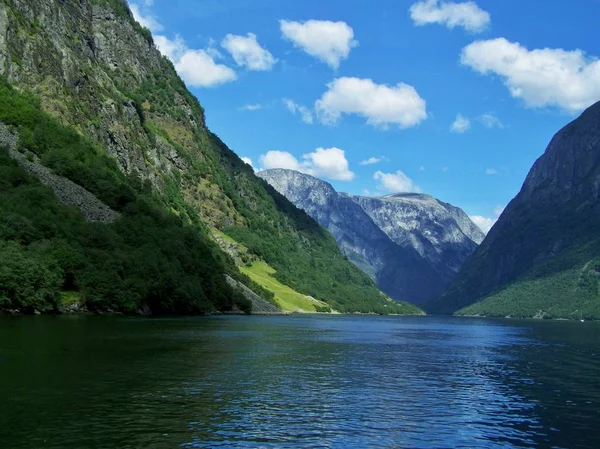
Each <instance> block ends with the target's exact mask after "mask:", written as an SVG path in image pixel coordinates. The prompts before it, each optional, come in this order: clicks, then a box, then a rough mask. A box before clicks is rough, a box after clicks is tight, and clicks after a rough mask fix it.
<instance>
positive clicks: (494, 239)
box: [429, 103, 600, 313]
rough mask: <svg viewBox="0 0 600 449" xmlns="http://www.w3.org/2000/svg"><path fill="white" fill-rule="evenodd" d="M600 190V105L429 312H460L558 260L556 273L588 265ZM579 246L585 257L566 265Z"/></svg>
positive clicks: (542, 162) (547, 161)
mask: <svg viewBox="0 0 600 449" xmlns="http://www.w3.org/2000/svg"><path fill="white" fill-rule="evenodd" d="M599 190H600V103H597V104H595V105H594V106H591V107H590V108H589V109H587V110H586V111H585V112H584V113H583V114H582V115H581V116H580V117H579V118H578V119H577V120H575V121H573V122H572V123H570V124H569V125H567V126H566V127H564V128H563V129H562V130H561V131H559V132H558V133H557V134H556V135H555V136H554V138H553V139H552V141H551V142H550V144H549V146H548V148H547V149H546V152H545V153H544V154H543V155H542V156H541V157H540V158H539V159H538V160H537V161H536V162H535V164H534V165H533V168H532V169H531V171H530V172H529V174H528V175H527V178H526V180H525V182H524V184H523V187H522V189H521V191H520V192H519V194H518V195H517V196H516V197H515V198H514V199H513V200H512V201H511V202H510V204H509V205H508V207H507V208H506V209H505V211H504V212H503V214H502V215H501V217H500V218H499V220H498V222H497V223H496V225H495V226H494V227H493V228H492V230H491V231H490V233H489V234H488V236H487V237H486V239H485V240H484V242H483V243H482V245H481V246H480V247H479V248H478V249H477V250H476V251H475V253H474V254H473V256H472V257H471V258H470V259H469V261H468V262H467V263H466V264H465V266H464V268H463V269H462V271H461V272H460V274H459V276H458V277H457V278H456V280H455V281H454V282H453V283H452V285H451V286H450V288H449V289H448V291H447V292H445V294H444V295H443V296H442V297H441V298H439V299H437V300H435V301H433V302H432V303H431V304H430V305H429V308H430V310H432V311H435V312H443V313H452V312H455V311H457V310H459V309H461V308H463V307H465V306H468V305H470V304H473V303H475V302H477V301H479V300H480V299H482V298H484V297H485V296H486V295H489V294H491V293H495V292H498V291H500V290H502V289H503V287H505V286H507V285H508V284H510V283H511V282H513V281H516V280H518V279H520V278H522V277H523V276H524V275H526V274H527V273H528V272H530V271H531V270H532V269H535V268H536V267H540V266H542V265H544V264H547V263H550V262H551V261H552V260H555V261H556V263H555V265H556V266H555V267H553V268H552V271H553V272H554V273H556V272H561V271H566V270H568V269H570V268H572V267H574V266H577V265H578V264H581V263H585V260H583V259H582V258H583V257H584V256H583V254H584V253H585V254H587V252H586V251H585V248H590V247H592V246H593V245H594V244H595V243H594V242H597V241H598V239H599V232H598V229H600V201H599V200H600V195H599ZM578 247H581V248H583V249H582V250H581V251H580V254H579V255H574V256H569V257H568V258H567V259H563V258H562V257H563V254H566V253H567V252H568V251H572V250H573V249H575V248H578ZM586 257H587V256H586Z"/></svg>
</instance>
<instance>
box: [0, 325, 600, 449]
mask: <svg viewBox="0 0 600 449" xmlns="http://www.w3.org/2000/svg"><path fill="white" fill-rule="evenodd" d="M599 343H600V325H596V323H585V324H583V325H582V324H581V323H567V322H524V321H491V320H468V319H454V318H432V317H415V318H402V317H327V316H299V317H218V318H196V319H164V320H150V319H126V318H120V319H119V318H94V317H88V318H81V317H64V318H52V317H32V318H2V319H0V399H1V404H2V405H1V407H0V447H2V448H4V447H8V448H31V447H35V448H70V447H72V448H111V449H112V448H138V447H152V448H163V447H164V448H170V447H175V448H177V447H182V448H218V447H227V448H236V447H253V448H261V447H264V448H285V447H294V448H296V447H301V448H313V447H314V448H317V447H318V448H353V447H356V448H365V447H370V448H377V447H380V448H390V447H448V448H454V447H465V448H466V447H469V448H470V447H486V448H488V447H564V448H597V447H600V429H598V428H597V427H598V424H600V378H599V376H598V374H600V371H599V369H600V360H599V357H598V355H599V354H598V351H600V346H599Z"/></svg>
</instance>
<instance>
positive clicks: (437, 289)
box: [258, 169, 483, 304]
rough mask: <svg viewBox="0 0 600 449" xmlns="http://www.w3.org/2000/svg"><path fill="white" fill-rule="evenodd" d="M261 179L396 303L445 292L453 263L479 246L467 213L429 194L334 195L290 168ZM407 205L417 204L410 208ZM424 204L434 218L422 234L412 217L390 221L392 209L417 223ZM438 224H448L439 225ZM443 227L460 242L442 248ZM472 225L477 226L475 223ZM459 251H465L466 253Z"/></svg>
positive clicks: (329, 188)
mask: <svg viewBox="0 0 600 449" xmlns="http://www.w3.org/2000/svg"><path fill="white" fill-rule="evenodd" d="M258 176H260V177H262V178H263V179H265V180H266V181H267V182H269V183H270V184H271V185H273V187H275V189H276V190H278V191H279V192H280V193H282V194H283V195H284V196H286V197H287V198H288V199H290V200H291V201H292V202H293V203H294V204H295V205H296V206H298V207H300V208H301V209H303V210H305V211H306V212H307V213H308V214H309V215H311V216H312V217H313V218H315V219H316V220H317V221H318V222H319V223H320V224H321V225H322V226H323V227H325V228H326V229H327V230H329V232H331V234H332V235H333V236H334V238H335V239H336V241H337V242H338V245H339V246H340V248H341V249H342V252H344V254H345V255H346V256H347V257H348V258H349V259H350V260H351V261H352V262H353V263H354V264H355V265H356V266H358V267H359V268H361V270H363V271H364V272H365V273H368V274H369V276H370V277H371V278H372V279H375V280H376V282H377V284H378V285H379V286H380V287H381V288H382V289H383V290H384V291H385V292H386V293H388V294H390V295H391V296H392V297H394V298H396V299H404V300H408V301H411V302H413V303H417V304H418V303H421V302H423V301H426V300H427V299H429V298H431V297H432V296H434V295H436V294H439V293H441V291H442V289H443V288H444V287H445V286H446V285H447V283H448V282H450V280H451V278H452V276H453V274H454V272H453V271H452V268H451V267H450V266H449V262H452V263H453V264H459V265H460V263H461V258H463V257H465V255H468V254H470V252H472V250H473V249H474V247H475V246H476V243H475V242H474V241H473V240H472V239H470V238H469V237H467V236H466V235H464V234H463V232H462V228H461V227H460V225H459V224H458V223H457V222H456V220H455V218H454V216H456V219H458V220H467V221H470V220H469V219H468V217H467V215H466V214H464V212H462V211H460V213H458V212H457V210H460V209H457V208H454V207H453V206H450V205H447V204H446V203H442V202H439V201H438V200H435V199H434V198H433V197H431V196H429V195H423V194H412V193H409V194H394V195H386V196H384V197H380V198H371V197H359V196H353V195H350V194H347V193H338V192H336V191H335V189H334V188H333V186H331V184H329V183H327V182H326V181H322V180H320V179H318V178H315V177H313V176H310V175H307V174H303V173H300V172H297V171H293V170H286V169H270V170H264V171H261V172H259V173H258ZM407 199H408V200H407ZM407 201H408V203H410V202H413V203H415V204H408V206H407ZM424 201H427V202H429V203H431V206H430V207H429V208H426V209H425V210H426V212H427V213H428V214H429V215H431V216H433V217H434V219H431V220H430V223H429V225H430V226H429V228H427V229H426V230H425V231H424V232H423V233H420V232H415V229H414V228H418V226H419V225H418V224H417V225H410V224H407V223H406V221H407V220H406V217H407V216H408V215H409V213H404V214H403V215H402V217H400V216H397V217H395V221H394V220H392V219H390V215H393V213H394V211H396V213H399V212H398V209H397V208H396V207H398V208H402V207H408V209H409V212H410V213H413V215H415V217H412V220H413V221H415V220H416V221H418V220H419V219H422V218H423V217H422V216H420V217H416V215H418V211H417V209H418V208H419V207H420V205H421V203H423V202H424ZM442 210H443V212H441V211H442ZM442 214H444V215H443V216H442ZM383 216H385V218H382V217H383ZM435 220H445V222H444V224H443V225H441V224H439V223H437V222H436V221H435ZM434 225H435V226H434ZM443 226H446V227H452V229H453V232H454V233H458V234H460V236H462V237H461V238H459V239H458V240H460V243H458V244H456V245H446V246H444V247H443V248H442V247H441V245H440V242H438V241H436V240H435V238H434V236H437V237H439V238H440V240H444V239H445V236H444V235H443V232H442V233H441V234H440V232H439V229H441V228H443ZM472 226H473V227H475V225H474V224H472ZM463 227H464V228H465V229H468V231H467V232H469V230H473V228H470V227H469V226H467V225H465V224H464V223H463ZM475 228H476V227H475ZM436 229H437V231H436ZM426 233H429V234H431V236H430V237H429V239H428V238H426V237H425V236H424V235H425V234H426ZM440 235H441V236H440ZM400 236H401V237H400ZM482 236H483V233H481V231H480V230H479V229H478V228H476V229H474V230H473V232H472V237H473V238H475V239H480V238H482ZM415 241H416V242H417V243H415ZM442 243H443V244H444V245H445V244H446V243H447V242H446V241H445V240H444V241H443V242H442ZM419 245H421V246H419ZM423 247H426V248H427V251H429V252H431V253H433V254H435V256H431V258H429V259H427V258H426V257H424V256H426V254H425V252H426V251H424V250H423ZM458 248H461V249H462V251H464V255H463V254H461V253H460V251H459V250H458ZM440 253H441V254H442V256H440ZM444 258H445V260H443V259H444ZM456 258H458V259H457V260H455V259H456ZM407 295H408V296H407Z"/></svg>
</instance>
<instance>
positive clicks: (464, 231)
mask: <svg viewBox="0 0 600 449" xmlns="http://www.w3.org/2000/svg"><path fill="white" fill-rule="evenodd" d="M352 198H353V200H354V201H355V202H357V203H358V204H359V205H360V206H361V207H362V209H364V210H365V212H367V214H369V216H370V217H371V218H372V219H373V221H374V222H375V223H376V224H377V225H378V226H379V228H380V229H382V230H383V231H384V232H385V233H386V234H387V236H388V237H389V238H390V239H392V240H393V241H394V242H395V243H397V244H398V245H400V246H402V247H403V248H414V249H415V250H416V251H417V252H418V253H419V254H420V255H421V256H422V257H423V258H425V259H426V260H427V261H428V262H429V263H430V264H431V266H432V267H434V268H435V270H436V271H437V272H438V273H439V274H440V276H442V278H443V279H445V280H449V279H452V278H453V277H454V275H455V274H456V273H457V272H458V271H459V270H460V268H461V267H462V264H463V263H464V261H465V260H466V259H467V258H468V257H469V256H470V255H471V254H472V253H473V251H475V249H476V248H477V246H478V245H479V244H480V243H481V242H482V241H483V239H484V237H485V235H484V234H483V232H482V231H481V229H479V228H478V227H477V225H475V223H473V222H472V221H471V219H470V218H469V217H468V216H467V214H465V213H464V212H463V211H462V209H459V208H458V207H455V206H452V205H451V204H448V203H443V202H441V201H439V200H437V199H435V198H433V197H432V196H429V195H423V194H418V193H398V194H394V195H387V196H383V197H380V198H372V197H360V196H358V197H352Z"/></svg>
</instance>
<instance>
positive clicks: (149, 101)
mask: <svg viewBox="0 0 600 449" xmlns="http://www.w3.org/2000/svg"><path fill="white" fill-rule="evenodd" d="M0 75H1V76H0V88H4V87H6V88H10V89H15V90H17V91H19V92H21V93H23V94H24V95H27V96H28V97H29V98H28V103H31V102H35V103H39V108H40V109H41V110H42V111H44V112H45V113H47V114H49V115H50V116H51V117H52V118H53V119H56V120H58V121H59V122H60V123H61V124H63V125H65V126H66V127H68V128H69V129H70V131H73V129H72V128H74V130H75V131H77V132H78V133H79V134H80V135H81V136H82V137H83V138H84V139H86V141H88V142H89V143H90V148H92V147H93V148H94V150H95V151H97V152H98V156H99V155H102V158H104V156H106V155H108V156H109V157H110V159H111V162H110V163H111V164H112V163H113V162H112V161H114V163H115V166H116V168H117V169H118V170H120V171H121V172H122V173H124V174H125V175H127V177H128V183H129V182H131V185H132V186H134V187H133V188H134V190H136V191H140V192H142V191H143V192H147V193H148V194H149V193H150V192H151V193H152V197H153V199H155V200H156V201H157V203H158V204H159V207H162V208H163V209H164V211H165V213H167V214H175V215H177V216H178V217H180V218H181V220H183V221H184V222H186V223H190V224H193V225H194V226H197V227H198V228H202V229H201V230H200V232H199V234H198V236H199V237H200V238H201V239H202V240H205V241H206V243H207V245H209V247H212V246H211V245H212V244H213V242H209V240H210V239H209V237H208V235H205V234H206V233H205V230H206V229H211V228H216V229H218V230H220V231H222V232H224V233H225V234H227V235H228V236H229V237H230V238H232V239H234V240H235V241H236V242H238V243H240V244H242V245H244V246H245V247H246V248H247V249H248V251H249V252H250V253H252V254H254V255H256V256H258V257H260V258H261V259H263V260H264V261H265V262H266V263H268V264H269V265H270V266H272V267H273V269H274V270H276V273H277V277H278V280H279V281H280V282H282V283H284V284H286V285H288V286H290V287H292V288H293V289H294V290H297V291H299V292H301V293H303V294H305V295H311V296H315V297H319V299H322V300H325V301H328V302H329V303H330V304H331V305H332V306H334V307H335V308H337V309H339V310H340V311H348V312H365V313H366V312H375V311H377V312H385V311H388V310H389V311H399V310H401V307H400V306H399V305H392V306H391V307H389V308H388V305H389V303H388V301H387V298H385V297H384V295H382V294H381V292H380V291H379V290H378V289H377V288H376V286H375V285H374V283H373V282H371V280H370V279H369V278H368V277H367V276H366V275H364V273H362V272H361V271H360V270H358V269H356V267H354V266H353V265H352V264H351V263H349V262H348V261H347V260H345V258H344V256H343V255H342V254H341V252H340V250H339V248H338V247H337V245H336V243H335V241H334V239H333V238H332V237H331V236H330V235H329V234H328V233H327V232H325V231H324V230H323V229H322V228H321V227H320V226H319V225H318V224H317V223H316V221H315V220H313V219H312V218H310V217H309V216H308V215H307V214H305V213H304V212H302V211H300V210H298V209H297V208H296V207H294V206H293V205H292V204H291V203H290V202H289V201H288V200H286V199H285V198H284V197H283V196H281V195H280V194H279V193H277V192H276V191H275V190H274V189H273V188H272V187H270V186H268V185H267V184H266V183H265V182H263V181H262V180H260V179H258V178H257V177H256V176H255V174H254V172H253V170H252V169H251V168H250V167H249V166H248V165H246V164H244V163H243V162H242V161H241V160H240V159H239V158H238V156H237V155H236V154H235V153H234V152H233V151H232V150H231V149H230V148H228V147H227V145H226V144H225V143H224V142H223V141H221V140H220V139H219V138H218V136H216V135H215V134H213V133H212V132H210V130H208V129H207V127H206V125H205V118H204V109H203V108H202V106H201V105H200V102H199V101H198V99H197V98H196V97H194V96H193V95H192V94H191V93H190V92H189V91H188V90H187V88H186V86H185V83H184V82H183V80H182V79H181V78H180V77H179V75H178V73H177V71H176V69H175V67H174V66H173V64H172V63H171V61H170V60H169V59H168V58H166V57H164V56H163V55H162V54H161V53H160V52H159V50H158V49H157V47H156V45H155V44H154V42H153V38H152V35H151V33H150V32H149V31H148V30H147V29H145V28H143V27H142V26H141V25H140V24H139V23H137V22H136V21H135V20H134V18H133V15H132V13H131V11H130V10H129V8H128V6H127V2H126V1H125V0H60V1H58V0H56V1H48V0H0ZM29 100H31V101H29ZM5 106H6V104H5ZM6 109H7V108H5V110H2V108H0V113H2V114H3V122H4V123H6V124H7V125H10V126H15V127H19V126H22V123H21V122H24V120H25V121H26V120H27V119H30V118H31V117H16V116H13V115H11V113H10V111H7V110H6ZM29 124H30V125H31V123H29ZM31 127H33V125H32V126H31ZM36 129H37V128H36ZM39 132H42V133H43V132H44V131H43V130H41V128H40V131H39ZM21 137H24V139H22V140H23V141H22V142H20V146H23V147H24V148H27V139H29V138H33V137H34V136H28V135H26V134H24V133H22V134H21ZM58 137H60V136H57V138H58ZM56 143H57V144H60V143H61V142H56ZM62 143H64V142H62ZM63 149H64V150H67V151H68V148H67V147H65V148H63ZM31 150H32V151H33V152H34V153H35V155H32V156H28V157H31V158H32V161H29V162H33V163H37V162H38V160H37V159H35V156H36V155H37V156H38V157H39V158H40V159H39V161H41V162H43V163H44V164H47V160H45V159H44V149H43V148H31ZM105 153H106V154H105ZM92 159H95V156H94V157H93V158H92ZM26 160H29V159H26ZM111 171H112V168H111ZM120 175H121V174H120V173H119V177H120ZM64 176H66V177H68V176H69V175H68V174H64ZM73 178H76V177H75V176H73ZM69 179H71V178H69ZM71 181H74V179H71ZM78 181H79V182H80V183H81V184H80V185H81V186H83V187H86V188H87V189H88V191H89V190H91V189H90V188H89V186H87V185H86V184H85V182H82V180H81V179H78ZM92 183H93V180H90V184H92ZM109 187H110V186H109ZM97 194H98V193H97ZM98 195H99V196H100V194H98ZM223 256H224V254H223ZM311 267H319V269H318V270H311ZM224 269H226V270H229V271H233V270H234V269H235V267H234V266H231V267H228V268H227V267H224ZM217 282H219V283H221V282H223V280H222V278H221V279H219V280H218V281H217Z"/></svg>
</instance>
